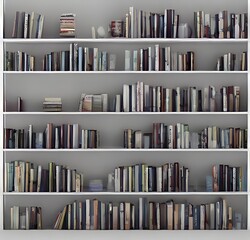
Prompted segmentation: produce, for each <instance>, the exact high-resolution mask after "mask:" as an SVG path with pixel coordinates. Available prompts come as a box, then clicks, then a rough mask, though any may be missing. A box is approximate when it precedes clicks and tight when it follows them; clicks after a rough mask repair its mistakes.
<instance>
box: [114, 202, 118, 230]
mask: <svg viewBox="0 0 250 240" xmlns="http://www.w3.org/2000/svg"><path fill="white" fill-rule="evenodd" d="M118 223H119V222H118V206H113V230H118V229H119V228H118Z"/></svg>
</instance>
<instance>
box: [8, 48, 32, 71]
mask: <svg viewBox="0 0 250 240" xmlns="http://www.w3.org/2000/svg"><path fill="white" fill-rule="evenodd" d="M4 62H5V66H4V69H5V70H6V71H35V57H34V56H32V55H29V54H27V53H26V52H21V51H16V52H9V51H6V54H5V61H4Z"/></svg>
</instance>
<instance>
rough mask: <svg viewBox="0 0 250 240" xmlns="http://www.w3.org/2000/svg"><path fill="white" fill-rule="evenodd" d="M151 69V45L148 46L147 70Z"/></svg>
mask: <svg viewBox="0 0 250 240" xmlns="http://www.w3.org/2000/svg"><path fill="white" fill-rule="evenodd" d="M152 70H153V69H152V47H148V71H152Z"/></svg>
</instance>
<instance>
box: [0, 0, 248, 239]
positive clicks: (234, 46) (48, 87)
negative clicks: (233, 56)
mask: <svg viewBox="0 0 250 240" xmlns="http://www.w3.org/2000/svg"><path fill="white" fill-rule="evenodd" d="M191 2H192V4H190V1H188V2H187V1H184V0H178V1H177V0H175V1H174V0H170V1H168V2H165V1H163V0H160V1H159V2H157V4H155V3H154V2H151V1H143V0H134V1H133V0H122V1H119V5H118V4H116V2H115V1H114V0H107V1H100V0H92V1H80V0H74V4H73V6H72V3H71V2H68V1H53V2H51V1H48V0H45V1H40V2H34V1H31V0H20V1H15V0H0V3H1V6H0V18H1V19H2V20H3V21H0V29H1V31H0V37H1V39H0V44H1V47H0V56H4V52H5V51H18V50H20V51H25V52H27V53H29V54H32V55H33V56H35V57H36V70H35V71H33V72H17V71H11V72H9V71H5V69H4V62H3V61H4V57H3V58H0V72H1V78H0V79H1V91H0V99H1V100H2V103H3V104H1V105H0V112H1V121H0V135H2V136H3V135H4V128H6V127H7V128H8V127H9V128H17V129H18V128H24V129H26V130H27V128H28V125H29V124H32V125H33V127H34V129H35V131H38V132H41V131H43V130H44V129H45V127H46V124H47V123H49V122H51V123H55V124H64V123H72V124H73V123H79V125H80V126H82V127H84V128H87V129H98V130H99V131H100V133H101V135H100V143H101V144H100V148H97V149H80V148H79V149H3V146H4V144H3V138H1V140H0V147H1V152H2V154H1V158H0V159H1V164H0V178H1V179H4V176H3V173H4V163H5V162H11V161H13V160H27V161H30V162H32V163H34V164H40V165H42V166H43V167H47V166H48V163H49V162H51V161H54V162H56V163H57V164H61V165H67V166H69V167H70V168H71V169H79V170H81V171H83V173H84V174H85V181H86V183H87V182H88V180H90V179H94V178H100V179H103V181H104V183H106V180H107V177H108V173H110V172H112V171H113V170H114V169H115V167H118V166H125V165H132V164H137V163H146V164H148V165H157V166H159V165H162V164H164V163H166V162H172V163H174V162H176V161H178V162H179V163H180V164H181V165H185V166H187V167H188V168H189V169H190V189H192V190H191V191H190V192H176V193H175V192H79V193H73V192H71V193H67V192H60V193H56V192H51V193H49V192H39V193H37V192H27V193H26V192H25V193H22V192H4V188H3V184H0V213H1V218H0V236H12V237H16V236H18V237H21V238H26V239H27V237H29V238H31V239H32V238H33V237H36V238H38V239H42V238H43V239H44V237H48V236H53V238H58V239H59V238H64V237H72V236H73V237H75V238H79V239H80V237H81V238H82V237H83V236H84V237H89V238H93V239H96V238H100V237H102V238H103V237H105V238H112V239H116V238H121V239H125V238H126V239H127V238H128V237H131V238H133V239H137V238H139V237H144V238H146V239H152V238H153V237H156V236H157V237H158V238H160V239H163V238H165V237H166V236H167V237H169V238H173V239H180V238H183V237H185V238H187V239H194V238H195V239H196V238H197V239H199V238H200V237H201V236H202V237H203V238H205V239H210V238H211V237H213V238H218V239H219V238H221V237H227V239H235V238H236V237H246V236H247V234H249V230H250V207H249V206H250V190H249V189H250V188H249V172H250V167H249V144H248V148H246V149H125V148H123V131H124V129H127V128H132V129H141V130H142V131H151V130H152V124H153V123H154V122H164V123H166V124H172V123H177V122H185V123H188V124H189V126H190V129H192V130H197V131H198V130H201V129H203V128H204V127H206V126H210V125H216V126H219V127H225V128H226V127H231V126H233V127H240V128H248V126H249V124H250V122H249V117H250V115H249V114H250V112H249V104H250V102H249V90H250V89H249V84H248V80H249V69H250V68H249V64H248V71H215V66H216V59H217V57H219V56H221V55H223V54H224V53H227V52H235V53H241V52H243V51H248V52H249V35H248V38H247V39H206V38H203V39H195V38H187V39H178V38H177V39H164V38H162V39H154V38H150V39H149V38H147V39H142V38H140V39H139V38H135V39H133V38H132V39H125V38H117V39H114V38H103V39H92V38H91V27H92V26H95V27H98V26H100V25H104V27H107V25H108V24H109V23H110V21H111V20H113V19H120V18H122V17H124V15H125V13H126V12H127V11H128V8H129V6H134V7H135V8H137V9H143V10H145V11H155V12H162V10H163V9H165V8H173V9H176V11H177V13H178V14H179V15H180V18H181V22H187V23H189V24H190V26H192V27H193V14H194V11H198V10H204V11H206V12H209V13H211V14H215V13H217V12H218V11H220V10H228V12H237V13H244V12H249V9H250V7H249V4H248V1H247V0H240V2H237V1H228V0H219V1H218V0H217V1H216V0H211V1H209V2H206V1H200V0H191ZM97 5H98V9H97V7H96V6H97ZM18 10H20V11H27V12H32V11H35V12H38V13H41V14H44V15H45V22H44V31H43V38H42V39H15V38H11V32H12V28H13V20H14V14H15V12H16V11H18ZM67 12H73V13H76V16H77V17H76V18H77V22H76V32H77V38H75V39H72V38H59V18H60V15H61V14H62V13H67ZM94 12H96V13H97V14H93V13H94ZM248 29H249V27H248ZM248 32H250V31H248ZM73 42H75V43H78V44H79V45H81V46H87V47H98V48H100V49H101V50H108V51H109V52H111V53H114V54H116V59H117V62H116V70H115V71H86V72H82V71H81V72H77V71H67V72H62V71H54V72H49V71H42V59H43V57H44V55H45V54H46V53H49V52H51V51H62V50H65V49H69V44H70V43H73ZM155 44H159V45H160V46H170V47H171V49H173V50H174V51H180V52H187V51H189V50H190V51H194V52H195V71H169V72H165V71H158V72H156V71H147V72H140V71H136V72H135V71H124V52H125V50H127V49H130V50H132V49H139V48H146V47H148V46H152V47H153V46H154V45H155ZM204 56H205V57H204ZM249 62H250V61H249V57H248V63H249ZM137 81H143V82H144V83H145V84H149V85H154V86H156V85H157V86H158V85H161V86H165V87H170V88H174V87H176V86H180V87H189V86H196V87H198V88H202V87H206V86H209V85H213V86H215V87H216V88H220V87H221V86H224V85H226V86H230V85H238V86H240V91H241V92H240V93H241V101H240V112H78V104H79V99H80V95H81V93H82V92H83V91H85V92H88V93H108V94H109V95H110V98H112V97H114V95H115V94H117V93H120V94H121V93H122V86H123V84H132V83H135V82H137ZM57 95H58V96H59V97H61V98H62V103H63V111H62V112H43V109H42V102H43V100H44V97H49V96H57ZM17 96H22V98H23V104H24V105H23V110H24V111H23V112H17V103H16V98H17ZM248 130H249V128H248ZM249 141H250V137H249V134H248V143H249ZM219 163H222V164H229V165H236V166H241V167H243V168H244V169H246V172H247V190H246V191H243V192H205V177H204V176H206V175H208V174H210V172H211V168H212V165H214V164H219ZM140 197H147V199H148V200H150V201H151V200H152V201H158V202H162V201H167V200H170V199H173V200H175V201H177V202H184V201H188V202H191V203H193V204H201V203H207V202H215V201H217V200H218V198H219V197H222V198H224V199H226V200H227V201H228V203H229V204H230V205H231V206H232V207H233V208H234V210H236V211H239V212H241V213H242V222H243V230H237V231H223V230H220V231H206V234H204V232H203V231H164V230H161V231H158V230H154V231H149V230H133V231H132V230H131V231H112V230H108V231H55V230H52V228H53V224H54V222H55V219H56V216H57V214H58V212H59V211H61V210H62V209H63V207H64V206H65V205H66V204H70V203H72V202H73V201H74V200H77V201H83V200H84V199H87V198H91V199H93V198H97V199H99V200H101V201H105V202H108V201H110V200H112V201H115V202H120V201H129V202H134V203H137V202H138V199H139V198H140ZM13 205H20V206H41V207H42V209H43V228H44V229H46V231H41V230H37V231H9V229H10V207H11V206H13ZM6 229H8V230H6ZM100 234H101V235H100Z"/></svg>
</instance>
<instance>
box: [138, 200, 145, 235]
mask: <svg viewBox="0 0 250 240" xmlns="http://www.w3.org/2000/svg"><path fill="white" fill-rule="evenodd" d="M143 213H144V201H143V198H141V197H140V198H139V216H138V218H139V229H140V230H142V229H143V220H144V214H143Z"/></svg>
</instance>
